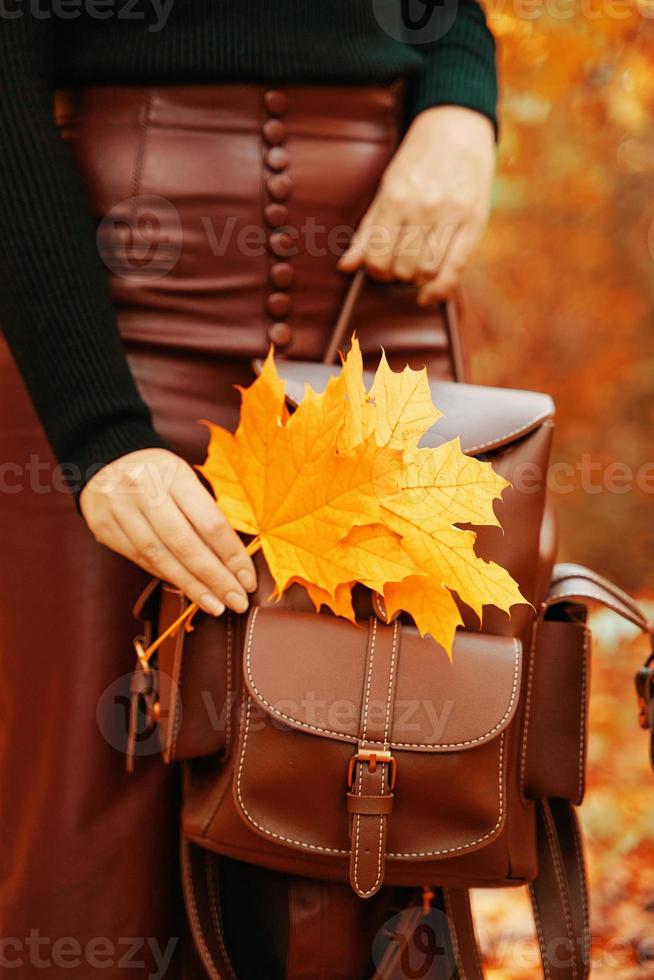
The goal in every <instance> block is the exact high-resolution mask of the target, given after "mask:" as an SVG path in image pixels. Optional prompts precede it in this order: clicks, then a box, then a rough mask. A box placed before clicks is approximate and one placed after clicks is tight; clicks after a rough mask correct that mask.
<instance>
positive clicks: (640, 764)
mask: <svg viewBox="0 0 654 980" xmlns="http://www.w3.org/2000/svg"><path fill="white" fill-rule="evenodd" d="M487 10H488V13H489V16H490V20H491V24H492V27H493V30H494V33H495V35H496V37H497V38H498V42H499V47H500V66H501V77H502V113H501V129H502V131H501V143H500V152H499V170H498V178H497V182H496V191H495V201H494V213H493V218H492V221H491V224H490V226H489V229H488V231H487V234H486V236H485V238H484V241H483V243H482V246H481V248H480V250H479V251H478V253H477V255H476V257H475V259H474V261H473V263H472V266H471V268H470V269H469V272H468V275H467V281H466V287H467V288H466V296H467V301H468V302H467V306H468V314H469V317H468V337H469V343H470V347H471V352H472V359H471V360H472V375H473V380H474V381H476V382H479V383H487V384H500V385H509V386H511V385H512V386H515V387H526V388H535V389H540V390H545V391H549V392H550V393H551V394H552V395H553V397H554V399H555V401H556V403H557V430H556V441H555V450H554V461H555V462H557V463H561V464H566V466H567V470H563V471H561V472H562V476H563V479H564V482H565V492H557V493H555V495H554V496H555V501H556V507H557V511H558V515H559V524H560V536H561V541H560V555H561V558H563V559H566V560H575V561H581V562H584V563H587V564H590V565H592V566H594V567H595V568H597V569H598V570H599V571H601V572H603V573H605V574H607V575H609V576H611V577H613V578H615V579H617V580H618V581H619V582H620V583H621V584H622V585H623V586H624V587H626V588H628V589H631V590H633V591H634V592H635V593H637V594H638V595H640V596H641V597H642V598H643V599H644V600H645V601H646V602H647V601H648V598H649V597H652V596H654V588H653V585H652V568H653V563H654V520H653V517H654V506H653V504H654V492H653V491H654V465H652V461H654V397H653V393H654V342H653V340H652V336H653V333H654V3H651V2H649V3H647V5H645V4H643V5H641V6H637V5H635V4H633V3H631V2H623V0H616V2H612V0H577V2H576V3H573V2H567V0H551V2H544V3H543V2H541V3H535V2H534V0H522V2H521V0H488V5H487ZM616 463H619V464H626V466H627V467H628V469H621V470H619V471H616V469H615V466H612V464H616ZM648 463H649V464H650V466H649V469H648V468H647V464H648ZM643 466H644V467H645V468H644V469H640V483H641V486H640V487H639V486H638V485H637V481H636V476H637V475H638V471H639V468H641V467H643ZM584 472H585V476H584ZM630 473H631V474H632V475H633V480H632V484H633V485H632V487H631V488H630V489H629V488H628V489H627V490H626V491H624V492H615V489H616V488H615V486H614V487H613V489H612V488H611V485H610V481H611V478H612V477H614V476H615V475H616V474H622V475H623V477H624V479H622V480H620V478H619V480H618V483H620V482H621V483H622V484H623V485H624V484H625V483H627V482H628V481H629V479H630V476H629V474H630ZM625 474H626V476H625ZM650 612H651V613H654V603H653V604H652V605H650ZM593 626H594V628H595V633H596V644H595V651H594V660H593V681H592V694H591V713H590V750H589V767H590V771H589V789H588V793H587V797H586V801H585V804H584V807H583V808H582V811H581V817H582V822H583V824H584V829H585V831H586V835H587V839H588V844H589V855H590V875H591V882H592V897H593V922H592V928H593V937H594V962H595V969H594V973H593V976H594V977H596V978H604V977H606V978H609V977H623V978H627V977H636V976H639V977H640V976H646V975H654V776H652V774H651V773H650V771H649V768H648V766H647V761H646V736H645V734H644V733H643V732H640V731H639V730H638V729H637V727H636V720H635V699H634V695H633V689H632V676H633V673H634V671H635V669H636V667H637V666H638V664H639V662H640V661H641V660H642V659H644V655H645V647H644V645H643V643H642V641H639V640H638V639H636V638H634V636H633V633H632V632H630V630H629V629H625V628H623V627H622V626H620V625H619V624H618V623H617V622H616V620H615V618H614V617H613V616H612V614H610V613H608V614H605V613H599V612H598V613H595V614H594V615H593ZM475 902H476V905H477V907H478V909H479V911H480V912H481V924H480V933H481V938H482V941H483V946H484V951H485V955H486V960H487V963H488V966H489V968H490V973H489V975H490V976H492V977H496V978H499V977H502V978H504V977H507V978H512V977H513V978H522V977H524V978H528V977H529V978H533V977H536V976H538V970H537V965H536V964H537V958H536V957H535V953H534V947H533V945H530V944H531V942H532V939H531V937H532V936H533V930H532V929H531V925H530V920H529V915H528V911H527V902H526V898H525V896H524V895H523V894H521V893H516V892H506V893H501V898H500V899H498V893H489V894H483V893H478V894H477V895H476V896H475Z"/></svg>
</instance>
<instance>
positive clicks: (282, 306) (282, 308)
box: [266, 293, 293, 317]
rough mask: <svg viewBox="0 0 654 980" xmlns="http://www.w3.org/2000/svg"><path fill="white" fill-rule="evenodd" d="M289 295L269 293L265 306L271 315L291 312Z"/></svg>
mask: <svg viewBox="0 0 654 980" xmlns="http://www.w3.org/2000/svg"><path fill="white" fill-rule="evenodd" d="M292 305H293V304H292V303H291V297H290V296H289V295H288V293H271V294H270V296H269V297H268V299H267V300H266V306H267V307H268V312H269V313H270V315H271V316H275V317H278V316H288V314H289V313H290V312H291V306H292Z"/></svg>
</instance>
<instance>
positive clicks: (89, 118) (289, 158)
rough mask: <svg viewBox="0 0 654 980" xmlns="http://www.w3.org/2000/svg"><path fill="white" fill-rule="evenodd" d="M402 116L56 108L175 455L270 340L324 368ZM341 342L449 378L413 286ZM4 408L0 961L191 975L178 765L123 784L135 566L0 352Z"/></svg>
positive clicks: (188, 447) (134, 103)
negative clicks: (360, 232)
mask: <svg viewBox="0 0 654 980" xmlns="http://www.w3.org/2000/svg"><path fill="white" fill-rule="evenodd" d="M402 118H403V106H402V95H401V89H400V87H399V86H397V85H396V86H392V87H385V88H343V87H323V86H311V87H305V86H286V87H284V89H283V91H281V90H278V89H274V90H273V89H270V90H266V89H265V88H263V87H260V86H255V85H238V86H224V85H223V86H188V87H173V88H168V87H150V88H130V87H120V88H117V87H100V88H92V89H87V90H84V91H79V92H78V91H76V92H66V93H63V94H62V97H61V99H60V100H59V119H60V124H61V127H62V132H63V134H64V136H65V137H66V139H67V140H68V142H69V144H70V147H71V149H72V152H73V154H74V156H75V158H76V160H77V162H78V165H79V169H80V171H81V173H82V175H83V177H84V180H85V182H86V186H87V188H88V195H89V201H90V205H91V208H92V209H93V212H94V215H95V217H96V218H97V221H98V226H99V233H98V245H99V250H100V254H101V256H102V259H103V260H104V262H105V265H106V266H107V271H108V277H109V283H110V288H111V292H112V296H113V299H114V303H115V307H116V310H117V314H118V321H119V326H120V331H121V334H122V336H123V338H124V341H125V345H126V349H127V353H128V356H129V360H130V364H131V367H132V370H133V372H134V375H135V377H136V380H137V383H138V385H139V387H140V389H141V391H142V393H143V396H144V397H145V399H146V401H147V402H148V403H149V404H150V406H151V407H152V411H153V415H154V419H155V423H156V425H157V427H158V428H159V430H160V431H161V432H162V434H163V435H164V436H166V437H167V438H168V439H169V440H170V441H171V443H172V444H173V446H174V447H175V448H176V449H177V450H178V451H179V452H180V453H181V454H182V455H183V456H185V457H186V458H187V459H188V460H190V461H192V462H199V461H201V459H202V458H203V454H204V451H205V448H206V430H205V428H204V427H203V426H201V425H199V424H198V423H197V420H198V419H200V418H210V419H213V420H215V421H218V422H221V423H222V424H224V425H233V424H234V423H235V421H236V418H237V411H238V398H237V393H236V391H235V390H234V387H233V386H234V385H235V384H237V383H241V384H243V383H245V384H247V383H248V382H249V381H250V380H251V374H250V367H249V360H250V358H251V357H252V356H254V355H261V354H263V353H265V351H266V349H267V347H268V345H269V343H270V342H271V341H274V342H275V344H276V345H277V347H278V348H279V349H280V350H282V351H283V352H284V354H285V355H286V356H289V357H310V358H317V357H320V355H321V353H322V351H323V349H324V346H325V344H326V341H327V335H328V331H329V328H330V327H331V325H332V323H333V321H334V318H335V315H336V312H337V310H338V307H339V304H340V302H341V300H342V297H343V295H344V291H345V287H346V283H345V282H344V280H343V277H342V276H341V275H340V274H339V273H338V271H337V270H336V261H337V258H338V255H339V254H340V253H341V251H342V250H343V248H344V247H345V244H346V242H347V240H348V238H349V236H350V234H351V232H352V230H353V229H354V228H355V227H356V224H357V222H358V220H359V218H360V217H361V215H362V214H363V213H364V211H365V209H366V207H367V205H368V204H369V202H370V200H371V199H372V197H373V195H374V192H375V189H376V186H377V184H378V181H379V179H380V177H381V175H382V173H383V170H384V167H385V166H386V164H387V162H388V160H389V158H390V156H391V155H392V152H393V149H394V147H395V145H396V143H397V141H398V138H399V135H400V133H401V128H402ZM357 329H358V332H359V335H360V337H361V340H362V345H363V347H364V350H365V351H366V352H367V353H368V355H369V356H370V357H371V358H372V357H374V356H375V355H376V354H377V353H378V350H379V345H380V344H382V345H384V347H385V348H386V349H387V351H388V352H389V353H390V354H391V355H392V359H394V360H397V361H399V362H401V363H405V362H406V361H407V360H410V361H413V362H418V363H425V362H427V363H428V364H429V368H430V371H431V372H432V373H433V374H434V375H436V374H441V375H443V376H448V375H449V374H450V373H451V369H450V363H449V357H448V354H447V346H446V342H445V337H444V333H443V331H442V329H441V328H440V327H439V325H438V323H437V321H436V320H435V319H434V316H433V314H425V313H424V312H419V311H418V310H417V307H416V306H415V303H414V297H413V293H412V292H411V291H410V290H408V289H407V288H406V287H393V288H391V287H384V288H381V287H376V286H373V287H371V288H370V289H369V290H368V291H367V294H366V296H365V297H364V298H363V301H362V304H361V308H360V311H359V314H358V317H357ZM0 415H1V422H0V463H1V464H2V466H0V488H1V489H2V491H3V492H2V495H1V498H0V499H1V507H0V554H1V555H2V556H3V557H2V563H1V565H0V711H1V716H2V723H1V724H0V786H1V787H2V802H1V804H0V805H1V813H0V825H1V826H2V845H1V847H0V935H2V936H5V937H8V938H9V940H10V941H9V943H8V944H6V945H5V947H3V954H2V955H3V956H4V957H5V959H6V964H5V965H8V966H12V965H13V966H15V967H16V968H17V969H16V970H15V975H16V976H21V977H29V976H33V975H35V974H36V972H37V970H38V969H39V968H40V966H42V965H43V964H44V963H45V961H47V962H48V963H49V965H50V968H51V969H52V970H53V971H54V972H53V975H56V976H63V975H65V976H66V977H71V978H78V977H79V978H85V980H88V978H90V977H92V976H95V975H96V972H97V974H98V976H102V977H103V978H104V980H108V978H114V977H124V976H132V975H134V976H139V977H147V976H148V975H149V974H151V975H156V976H166V977H169V978H177V977H182V976H193V975H196V974H195V973H194V970H195V969H196V967H195V966H193V965H189V964H191V959H189V958H188V957H187V956H186V954H184V953H183V949H184V946H185V942H184V936H185V926H184V915H183V909H182V903H181V899H180V891H179V881H178V868H177V852H178V849H177V818H178V778H177V773H176V772H175V770H174V769H167V768H165V767H164V766H163V765H162V764H161V763H160V761H159V760H158V759H154V758H153V759H148V758H147V756H146V757H142V758H141V759H140V764H139V767H138V771H137V774H136V775H135V776H131V777H130V776H128V775H127V774H126V773H125V771H124V754H123V753H124V742H125V729H126V695H127V686H126V685H127V678H128V676H129V672H130V670H131V667H132V659H133V653H132V646H131V642H132V636H133V634H134V624H133V621H132V619H131V614H130V608H131V605H132V602H133V601H134V599H135V598H136V596H137V594H138V593H139V592H140V590H141V588H142V586H143V585H144V582H145V575H144V573H142V572H141V571H140V570H139V569H138V568H136V567H135V566H133V565H131V564H130V563H129V562H127V561H126V560H124V559H122V558H120V557H118V556H117V555H115V554H113V553H110V552H109V551H108V550H106V549H104V548H102V547H100V546H99V545H97V544H96V543H95V541H94V540H93V538H92V536H91V535H90V534H89V532H88V530H87V529H86V526H85V525H84V523H83V521H82V520H81V519H80V517H79V516H78V514H77V513H76V511H75V508H74V506H73V503H72V501H71V499H70V497H69V496H68V494H67V493H66V492H65V490H64V488H63V481H62V480H61V479H60V478H59V476H58V473H57V470H56V466H55V462H54V460H53V459H52V456H51V454H50V451H49V449H48V447H47V445H46V443H45V441H44V437H43V435H42V432H41V429H40V426H39V424H38V421H37V419H36V417H35V415H34V412H33V409H32V407H31V405H30V403H29V400H28V397H27V395H26V392H25V389H24V386H23V384H22V381H21V379H20V378H19V376H18V373H17V371H16V368H15V366H14V364H13V361H12V360H11V357H10V355H9V353H8V351H7V348H6V346H4V344H2V345H1V346H0ZM227 899H228V901H229V897H227ZM30 937H31V938H30ZM38 939H40V940H43V941H42V942H40V943H39V942H38V941H37V940H38ZM183 961H185V962H186V963H187V966H186V967H183ZM130 969H131V970H132V971H133V972H132V973H130V972H129V970H130ZM157 970H158V971H159V972H157ZM266 970H267V966H266V964H265V963H264V964H263V965H261V966H260V976H270V977H272V976H273V975H274V973H273V971H270V972H266ZM197 975H201V974H200V973H198V974H197ZM302 975H304V974H302ZM307 975H308V974H307ZM312 975H313V974H312ZM345 975H348V974H347V973H346V974H345ZM350 975H351V976H352V977H353V976H354V974H350Z"/></svg>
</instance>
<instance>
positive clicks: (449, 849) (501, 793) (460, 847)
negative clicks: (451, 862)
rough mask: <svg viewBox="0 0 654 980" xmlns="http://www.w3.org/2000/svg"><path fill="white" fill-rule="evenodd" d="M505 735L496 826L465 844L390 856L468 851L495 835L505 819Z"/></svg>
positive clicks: (396, 853) (431, 855) (397, 853)
mask: <svg viewBox="0 0 654 980" xmlns="http://www.w3.org/2000/svg"><path fill="white" fill-rule="evenodd" d="M504 736H505V732H502V735H501V737H500V760H499V780H498V785H499V806H500V812H499V816H498V818H497V823H496V824H495V826H494V827H493V828H492V829H491V830H489V831H488V833H486V834H484V835H483V836H482V837H478V838H477V839H476V840H471V841H467V842H466V843H465V844H457V845H456V846H455V847H444V848H442V849H440V850H437V851H391V852H389V853H388V854H387V857H389V858H414V857H436V856H438V855H439V854H455V853H458V852H459V851H467V850H469V849H470V848H471V847H475V846H476V845H477V844H481V843H483V841H485V840H488V839H489V838H491V837H493V836H494V835H495V834H496V832H497V831H498V830H499V828H500V827H501V826H502V820H503V819H504Z"/></svg>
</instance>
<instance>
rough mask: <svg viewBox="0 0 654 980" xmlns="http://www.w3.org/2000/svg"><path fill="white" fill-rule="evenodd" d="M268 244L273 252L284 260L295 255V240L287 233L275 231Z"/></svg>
mask: <svg viewBox="0 0 654 980" xmlns="http://www.w3.org/2000/svg"><path fill="white" fill-rule="evenodd" d="M268 244H269V245H270V250H271V252H273V253H274V254H275V255H279V256H281V257H282V258H286V257H288V256H289V255H293V254H294V244H293V239H292V237H291V236H290V235H289V233H288V232H287V231H273V233H272V235H270V236H269V238H268Z"/></svg>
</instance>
